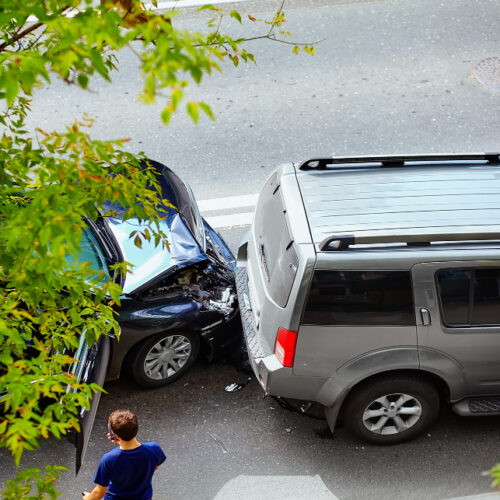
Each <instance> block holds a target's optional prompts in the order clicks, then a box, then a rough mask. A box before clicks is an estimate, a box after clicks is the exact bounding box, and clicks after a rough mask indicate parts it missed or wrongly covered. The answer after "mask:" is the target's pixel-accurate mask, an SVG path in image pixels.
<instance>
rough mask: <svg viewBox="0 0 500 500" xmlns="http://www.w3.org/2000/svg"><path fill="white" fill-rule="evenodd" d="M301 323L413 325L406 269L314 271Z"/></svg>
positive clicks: (410, 293)
mask: <svg viewBox="0 0 500 500" xmlns="http://www.w3.org/2000/svg"><path fill="white" fill-rule="evenodd" d="M302 324H314V325H367V326H379V325H399V326H401V325H415V324H416V322H415V308H414V305H413V293H412V285H411V278H410V272H409V271H315V273H314V276H313V279H312V284H311V289H310V291H309V297H308V300H307V305H306V309H305V312H304V316H303V318H302Z"/></svg>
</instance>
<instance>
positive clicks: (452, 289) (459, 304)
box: [437, 268, 500, 328]
mask: <svg viewBox="0 0 500 500" xmlns="http://www.w3.org/2000/svg"><path fill="white" fill-rule="evenodd" d="M437 284H438V290H439V297H440V301H441V311H442V315H443V322H444V323H445V324H446V325H447V326H452V327H458V328H460V327H462V328H465V327H470V326H487V325H500V269H498V268H481V269H443V270H441V271H438V273H437Z"/></svg>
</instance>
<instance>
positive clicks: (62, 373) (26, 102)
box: [0, 0, 314, 499]
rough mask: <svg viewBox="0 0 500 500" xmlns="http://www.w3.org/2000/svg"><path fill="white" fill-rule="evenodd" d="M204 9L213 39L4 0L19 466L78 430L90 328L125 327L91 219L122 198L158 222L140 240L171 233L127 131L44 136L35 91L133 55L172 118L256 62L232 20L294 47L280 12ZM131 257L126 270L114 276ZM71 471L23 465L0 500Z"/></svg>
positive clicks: (4, 434) (103, 10)
mask: <svg viewBox="0 0 500 500" xmlns="http://www.w3.org/2000/svg"><path fill="white" fill-rule="evenodd" d="M153 3H154V2H153ZM202 9H203V10H207V9H208V10H209V11H211V12H212V13H213V17H212V18H211V19H209V20H208V22H207V25H208V29H207V30H206V33H204V34H203V33H195V32H190V31H186V30H179V29H177V28H176V27H175V19H174V17H175V16H176V15H177V14H178V13H177V11H171V12H168V13H166V14H162V15H158V14H157V13H155V12H153V11H148V10H145V9H144V6H142V5H141V3H140V2H139V1H138V0H102V1H101V3H100V4H98V5H96V3H95V2H94V1H92V0H0V26H1V28H0V29H1V31H0V99H1V101H2V102H3V107H2V109H3V110H4V111H3V112H2V113H1V114H0V127H1V136H0V225H1V231H0V248H1V251H0V295H1V299H0V404H1V405H2V408H1V416H0V447H4V448H7V449H8V450H10V452H11V454H12V456H13V459H14V460H15V463H16V464H17V465H19V464H20V461H21V457H22V455H23V453H24V452H25V451H26V450H33V449H34V448H36V447H37V446H38V443H39V440H40V439H41V438H48V437H50V436H55V437H57V438H58V437H60V436H61V435H64V434H66V433H67V432H68V431H69V430H70V429H77V430H78V426H79V423H78V418H77V414H78V411H79V408H81V407H88V406H89V400H90V398H91V396H92V394H93V393H95V392H96V391H98V390H100V388H99V387H97V386H95V385H92V384H91V385H86V384H83V383H82V382H81V381H79V380H78V379H77V378H76V377H75V376H74V375H72V374H71V371H70V369H69V367H70V366H71V364H72V363H73V362H74V359H73V358H72V355H73V353H74V351H75V349H76V348H77V346H78V343H79V338H80V337H81V335H84V336H85V338H86V341H87V343H88V345H91V344H92V343H93V342H94V341H95V340H96V339H98V338H99V336H101V335H108V334H115V335H118V325H117V323H116V318H115V316H114V313H113V307H114V305H115V304H119V301H120V293H121V288H120V285H119V282H118V281H117V280H116V279H112V278H110V276H109V275H107V274H106V273H104V272H103V271H102V270H101V271H99V270H95V269H93V268H92V266H91V265H89V263H88V262H78V255H79V249H80V246H81V242H82V237H83V236H82V235H83V233H82V232H83V231H84V230H85V227H86V222H85V220H86V218H89V219H94V220H95V219H96V217H97V211H96V207H102V206H104V204H105V202H106V201H114V200H119V201H120V203H121V205H122V206H124V207H128V209H127V210H126V212H125V214H123V217H124V218H130V217H135V218H138V219H140V220H143V221H149V225H150V229H151V231H150V232H148V233H144V234H142V235H135V238H136V244H138V245H140V242H141V237H142V238H144V237H146V238H150V237H155V239H156V241H157V243H159V244H161V240H162V236H163V235H162V234H161V233H159V231H158V226H157V225H156V224H155V222H156V221H157V215H156V205H157V203H158V201H159V198H158V195H157V194H155V193H154V192H153V191H151V190H150V189H147V187H146V186H147V183H148V182H149V183H151V184H153V185H154V179H153V176H152V175H151V174H150V173H148V172H147V171H144V170H143V169H142V168H140V167H139V165H140V164H139V162H140V161H141V160H143V158H142V157H141V155H133V154H130V153H127V152H125V151H124V150H123V147H122V146H123V143H124V142H125V141H126V139H122V140H108V141H104V140H96V139H93V138H92V137H91V134H90V132H91V125H92V122H91V120H90V119H88V118H86V117H83V118H80V119H79V120H78V121H75V122H74V123H73V124H70V125H68V126H67V128H66V129H65V130H63V131H60V132H49V131H44V130H41V129H38V130H37V132H36V135H35V136H33V135H32V134H29V133H28V132H27V131H26V130H25V128H26V127H25V123H26V119H27V117H28V116H29V113H30V99H31V96H32V95H33V92H35V90H36V88H38V87H40V86H43V85H47V84H50V83H51V81H52V80H53V79H54V78H61V79H63V80H64V81H65V82H66V83H67V84H68V85H77V86H79V87H81V88H83V89H87V88H88V87H89V86H90V85H91V83H92V78H93V77H96V76H97V77H101V78H104V79H106V80H111V77H112V72H113V71H114V70H116V69H118V63H117V57H116V54H117V52H118V51H120V50H122V49H125V50H130V51H132V52H133V54H135V56H136V57H137V59H138V65H139V67H140V69H141V74H142V78H143V83H144V84H143V88H142V91H141V93H140V95H139V98H140V99H141V100H142V101H143V102H145V103H151V102H154V101H155V100H157V99H158V98H160V99H162V100H163V105H162V112H161V116H162V119H163V122H164V123H165V124H167V123H168V122H169V120H170V119H171V116H172V114H173V113H174V112H175V111H176V110H178V108H179V106H180V105H181V103H182V102H183V101H184V100H185V93H186V90H187V87H188V84H189V82H190V81H192V82H196V83H200V82H201V81H202V79H203V77H204V76H206V75H210V74H211V73H212V72H213V71H219V70H220V69H221V63H222V61H224V60H225V59H230V60H231V61H232V63H233V64H234V65H238V64H239V62H240V61H252V62H255V61H254V57H253V55H252V54H251V53H250V52H248V51H247V50H246V49H245V48H243V45H242V44H243V42H244V41H245V40H244V39H242V38H231V37H230V36H229V35H227V34H223V33H222V31H221V27H222V26H223V25H224V24H223V21H224V22H226V21H227V22H228V23H238V24H240V23H243V22H248V23H257V22H261V23H262V26H263V34H262V35H261V36H258V37H254V38H253V39H255V38H264V39H269V40H276V41H281V42H284V43H291V42H290V41H288V39H287V37H289V33H287V32H285V31H284V30H282V27H283V25H284V23H285V21H286V20H285V18H284V14H283V9H282V8H280V9H279V10H278V12H276V14H275V15H274V17H273V19H271V20H269V21H265V20H264V21H259V20H257V19H256V18H254V17H253V16H250V15H248V16H247V18H242V16H241V15H240V13H238V12H237V11H231V12H230V13H229V14H226V13H224V12H223V11H222V10H220V9H218V8H216V7H213V6H205V7H202ZM280 37H284V38H280ZM292 45H293V44H292ZM294 47H295V45H294ZM296 47H297V49H296V50H298V47H299V45H297V46H296ZM300 47H301V50H305V51H306V52H310V53H313V52H314V48H313V47H312V46H311V45H302V46H300ZM54 105H55V106H56V105H57V103H54ZM185 109H186V111H187V113H188V114H189V115H190V116H191V118H192V119H193V121H194V122H197V121H198V119H199V115H200V112H202V113H205V114H206V115H208V117H210V118H213V112H212V110H211V109H210V107H209V106H208V105H207V104H205V103H203V102H194V101H188V102H187V103H186V108H185ZM125 265H126V264H120V265H117V266H115V267H116V268H115V269H113V273H114V276H117V275H118V274H119V273H124V272H126V269H125ZM42 403H43V404H42ZM62 469H63V468H62V467H60V466H54V467H53V466H47V467H46V469H45V470H40V469H27V470H25V471H21V472H20V473H19V474H18V476H17V477H16V478H14V479H12V480H9V481H7V482H6V483H5V484H4V485H3V491H2V495H3V497H4V498H9V499H10V498H12V499H13V498H16V499H17V498H56V496H57V492H56V488H55V486H54V484H55V481H56V479H57V477H58V475H59V473H60V472H61V470H62Z"/></svg>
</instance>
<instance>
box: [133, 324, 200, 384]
mask: <svg viewBox="0 0 500 500" xmlns="http://www.w3.org/2000/svg"><path fill="white" fill-rule="evenodd" d="M199 350H200V339H199V336H198V335H197V334H196V333H193V332H176V333H168V334H167V333H163V334H159V335H155V336H154V337H151V338H150V339H148V340H146V341H145V342H143V343H142V344H141V345H140V346H139V348H138V350H137V352H136V353H135V356H134V357H133V360H132V365H131V368H132V377H133V379H134V380H135V381H136V382H137V383H138V384H139V385H141V386H142V387H160V386H162V385H166V384H170V383H172V382H174V381H175V380H177V379H178V378H179V377H181V376H182V375H183V374H184V373H185V372H186V371H187V370H188V369H189V368H190V367H191V365H192V364H193V363H194V361H195V359H196V358H197V356H198V352H199Z"/></svg>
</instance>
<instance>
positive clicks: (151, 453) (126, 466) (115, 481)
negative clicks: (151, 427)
mask: <svg viewBox="0 0 500 500" xmlns="http://www.w3.org/2000/svg"><path fill="white" fill-rule="evenodd" d="M166 458H167V457H166V456H165V453H163V450H162V449H161V447H160V445H159V444H158V443H156V442H155V441H149V442H147V443H142V444H141V446H139V447H137V448H134V449H133V450H121V449H120V447H119V446H117V447H116V448H114V449H112V450H111V451H108V453H106V454H104V456H103V457H102V458H101V462H100V463H99V467H98V468H97V472H96V473H95V477H94V483H96V484H99V485H101V486H104V487H106V486H107V487H108V490H107V492H106V496H105V497H104V499H105V500H132V499H133V500H149V499H150V498H151V497H152V496H153V487H152V486H151V479H152V478H153V474H154V471H155V470H156V467H157V466H158V465H160V464H162V463H163V462H164V461H165V460H166Z"/></svg>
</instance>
